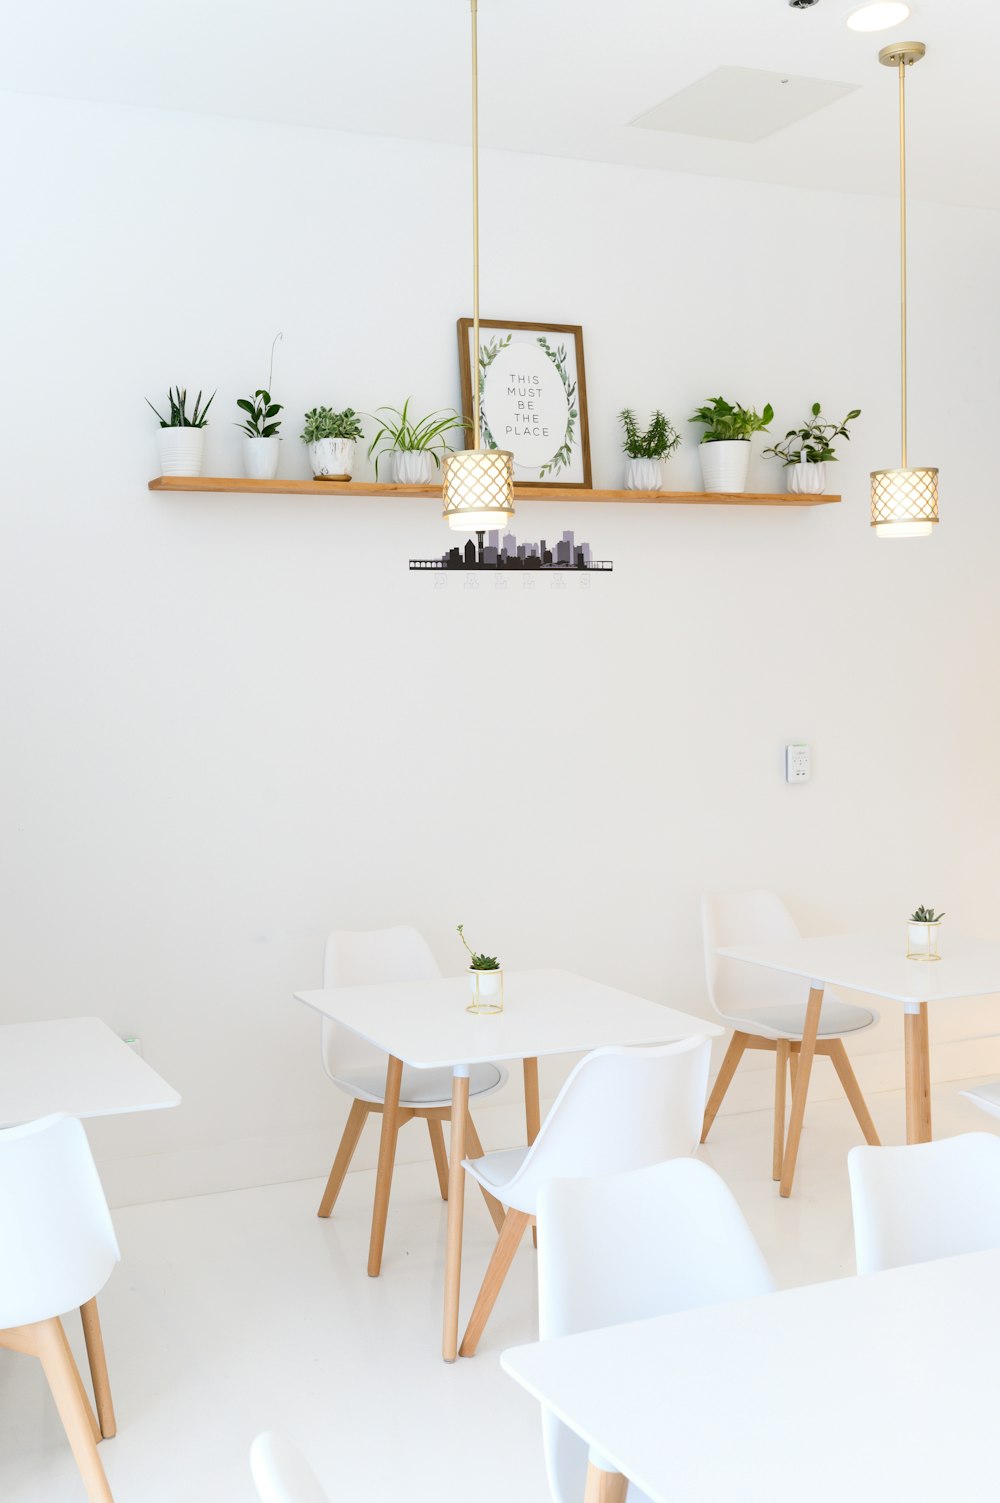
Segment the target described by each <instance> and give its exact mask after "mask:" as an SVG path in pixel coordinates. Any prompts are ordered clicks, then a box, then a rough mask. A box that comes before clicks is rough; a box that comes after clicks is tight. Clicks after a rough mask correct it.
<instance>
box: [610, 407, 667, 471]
mask: <svg viewBox="0 0 1000 1503" xmlns="http://www.w3.org/2000/svg"><path fill="white" fill-rule="evenodd" d="M618 420H619V422H620V423H621V425H622V428H623V430H624V442H623V443H622V449H623V451H624V453H626V454H627V455H628V457H629V459H669V458H670V456H671V454H672V453H673V452H674V450H675V449H676V448H677V445H678V444H679V443H680V441H681V436H680V434H679V433H678V432H677V429H676V428H675V427H674V425H673V423H672V422H671V421H670V419H669V418H667V417H664V415H663V413H662V412H661V411H660V409H659V408H657V409H656V411H655V412H654V413H653V415H652V417H651V418H650V420H649V427H648V428H647V429H646V430H645V432H642V431H641V430H640V429H639V427H638V426H637V424H636V421H635V413H634V412H633V411H632V409H631V408H630V407H625V408H623V409H622V411H621V412H620V413H619V414H618Z"/></svg>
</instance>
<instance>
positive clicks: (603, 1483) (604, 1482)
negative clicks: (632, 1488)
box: [583, 1461, 628, 1503]
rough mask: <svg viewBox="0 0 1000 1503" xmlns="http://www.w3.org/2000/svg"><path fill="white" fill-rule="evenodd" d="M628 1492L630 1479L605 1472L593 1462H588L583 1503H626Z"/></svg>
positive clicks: (618, 1474) (619, 1474)
mask: <svg viewBox="0 0 1000 1503" xmlns="http://www.w3.org/2000/svg"><path fill="white" fill-rule="evenodd" d="M627 1492H628V1478H627V1477H626V1476H624V1475H623V1474H622V1473H621V1472H605V1471H604V1470H603V1469H602V1468H601V1467H599V1466H595V1465H594V1463H593V1462H592V1461H588V1462H587V1488H586V1491H585V1492H584V1495H583V1503H625V1495H626V1493H627Z"/></svg>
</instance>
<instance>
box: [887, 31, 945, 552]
mask: <svg viewBox="0 0 1000 1503" xmlns="http://www.w3.org/2000/svg"><path fill="white" fill-rule="evenodd" d="M926 51H927V48H926V47H925V46H924V44H923V42H896V43H894V44H893V45H891V46H889V47H883V48H882V51H881V52H880V53H879V55H878V60H879V62H880V63H883V64H884V65H885V67H887V68H896V69H897V70H898V72H899V284H900V305H899V306H900V352H899V353H900V415H901V420H902V421H901V434H902V460H901V463H900V467H899V469H898V470H873V471H872V477H871V482H872V526H873V527H874V529H875V536H876V537H880V538H924V537H929V536H930V534H931V530H932V528H933V527H934V524H935V523H936V522H937V520H938V472H937V470H932V469H919V470H911V469H908V468H907V462H906V70H907V68H911V67H912V66H913V64H914V63H917V62H919V61H920V59H921V58H922V57H923V55H924V53H925V52H926Z"/></svg>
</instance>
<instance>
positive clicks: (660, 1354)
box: [500, 1251, 1000, 1503]
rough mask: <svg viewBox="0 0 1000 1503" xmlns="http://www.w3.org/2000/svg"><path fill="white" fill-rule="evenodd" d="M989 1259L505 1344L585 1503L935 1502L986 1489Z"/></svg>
mask: <svg viewBox="0 0 1000 1503" xmlns="http://www.w3.org/2000/svg"><path fill="white" fill-rule="evenodd" d="M998 1284H1000V1251H990V1252H982V1253H971V1254H968V1255H966V1256H963V1257H958V1258H942V1259H939V1260H937V1261H935V1262H932V1263H918V1264H914V1265H912V1266H911V1267H907V1268H896V1269H892V1270H891V1271H890V1272H888V1273H879V1274H871V1275H868V1276H867V1277H865V1278H850V1279H838V1280H836V1281H835V1282H833V1283H829V1284H812V1285H809V1286H807V1287H805V1288H800V1289H789V1290H786V1291H785V1292H783V1293H781V1294H764V1295H760V1296H759V1297H758V1298H756V1299H749V1300H739V1301H734V1302H733V1303H730V1304H722V1305H710V1306H705V1307H703V1308H701V1309H698V1310H687V1311H683V1312H681V1313H678V1314H674V1315H664V1316H658V1317H655V1318H653V1319H650V1320H639V1321H635V1322H632V1323H630V1324H628V1325H618V1326H607V1327H605V1328H604V1329H603V1330H598V1331H588V1332H585V1333H583V1334H581V1335H578V1336H564V1337H560V1338H559V1339H557V1340H552V1341H543V1342H537V1343H535V1344H534V1345H532V1346H521V1347H514V1348H513V1349H511V1350H509V1351H506V1352H504V1353H503V1355H502V1356H501V1359H500V1361H501V1365H502V1366H503V1368H504V1369H505V1370H506V1371H507V1372H508V1373H509V1374H510V1376H511V1377H513V1378H515V1379H516V1380H517V1382H518V1383H520V1384H521V1385H522V1387H524V1388H526V1389H527V1390H528V1392H529V1393H531V1394H533V1395H534V1397H535V1398H536V1399H538V1400H539V1402H540V1403H541V1404H543V1405H544V1406H545V1407H546V1408H548V1409H549V1410H551V1411H552V1413H553V1414H554V1415H555V1416H556V1417H557V1418H558V1419H560V1420H561V1421H562V1422H563V1424H565V1425H568V1426H569V1428H570V1429H571V1430H573V1431H574V1432H575V1433H576V1434H577V1435H578V1436H580V1437H581V1438H582V1439H583V1440H584V1441H586V1443H587V1444H588V1446H589V1447H590V1448H591V1450H590V1458H591V1459H590V1469H589V1473H588V1479H587V1493H586V1498H587V1500H588V1503H625V1494H626V1489H627V1480H631V1481H632V1482H634V1483H635V1485H636V1486H637V1487H639V1488H641V1489H642V1491H643V1492H644V1493H647V1494H648V1495H649V1497H650V1498H651V1499H652V1500H653V1503H720V1500H722V1499H733V1500H739V1503H802V1500H803V1499H804V1498H808V1499H809V1500H810V1503H844V1499H848V1498H849V1499H851V1500H852V1503H885V1500H886V1499H895V1498H905V1499H907V1500H908V1503H941V1500H942V1499H945V1498H988V1497H991V1496H993V1494H994V1489H995V1487H996V1440H995V1436H996V1416H997V1406H998V1403H1000V1377H998V1370H997V1360H996V1354H997V1350H998V1343H1000V1303H998V1301H997V1294H996V1292H997V1287H998Z"/></svg>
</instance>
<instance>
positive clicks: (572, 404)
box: [535, 334, 580, 480]
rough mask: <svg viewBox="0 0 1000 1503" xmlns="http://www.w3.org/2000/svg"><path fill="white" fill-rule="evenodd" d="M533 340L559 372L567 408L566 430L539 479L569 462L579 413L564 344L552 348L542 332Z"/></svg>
mask: <svg viewBox="0 0 1000 1503" xmlns="http://www.w3.org/2000/svg"><path fill="white" fill-rule="evenodd" d="M535 342H536V344H538V345H539V346H540V347H541V348H542V349H543V350H544V351H545V353H546V355H548V357H549V359H550V360H551V361H552V364H553V365H554V366H555V368H556V370H557V372H558V373H559V379H560V381H561V382H562V384H563V391H564V392H565V393H566V408H567V414H566V432H565V433H564V434H563V441H562V443H561V444H560V445H559V447H558V449H557V450H556V452H555V453H554V454H553V456H552V458H551V459H550V460H548V461H547V462H546V463H545V464H543V465H542V467H541V469H540V470H539V471H538V478H539V480H541V479H542V477H543V476H545V475H556V474H558V472H559V471H560V470H561V469H562V468H563V466H564V465H568V464H570V463H571V461H572V459H573V437H574V434H575V433H576V423H577V419H578V418H579V416H580V413H579V409H578V407H577V402H576V382H575V381H571V380H570V378H569V367H568V365H567V357H566V346H565V345H564V344H561V345H560V346H559V347H558V349H555V350H554V349H553V348H552V346H551V345H550V344H549V342H548V340H547V339H546V338H545V335H544V334H539V335H538V336H537V338H536V341H535Z"/></svg>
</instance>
